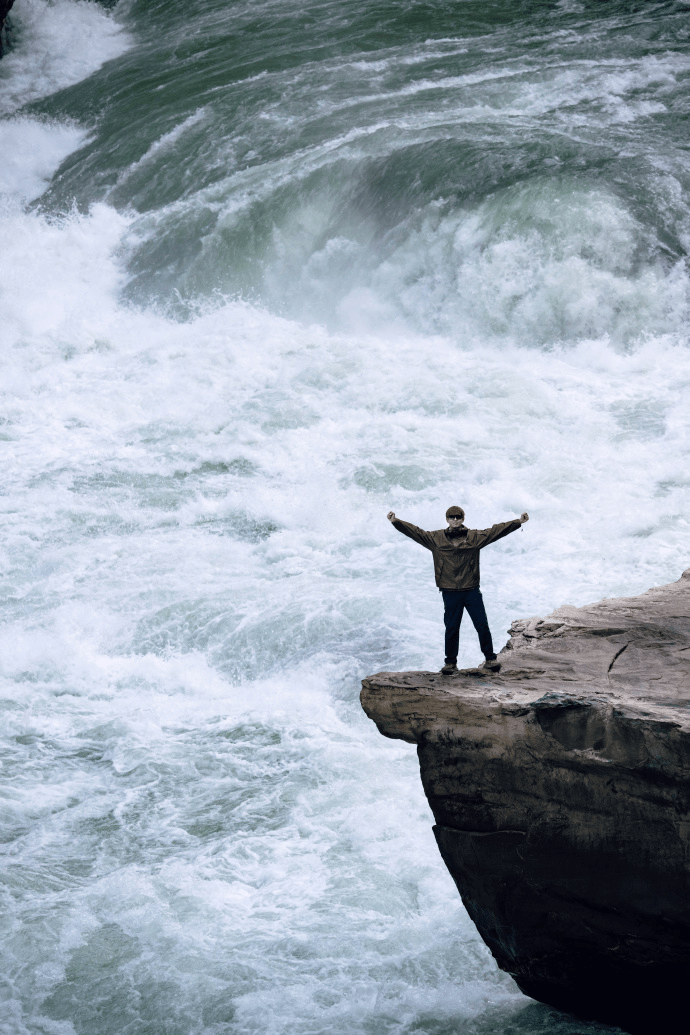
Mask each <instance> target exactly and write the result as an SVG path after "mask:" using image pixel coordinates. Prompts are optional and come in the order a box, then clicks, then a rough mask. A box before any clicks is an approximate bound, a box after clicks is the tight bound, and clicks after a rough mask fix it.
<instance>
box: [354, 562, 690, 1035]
mask: <svg viewBox="0 0 690 1035" xmlns="http://www.w3.org/2000/svg"><path fill="white" fill-rule="evenodd" d="M510 634H511V640H510V642H509V644H508V645H507V647H506V648H504V650H503V651H502V652H501V654H500V655H499V660H500V661H501V671H500V673H499V674H497V675H496V674H490V673H487V674H486V675H483V674H482V673H480V672H479V671H477V670H465V671H463V672H460V673H459V674H458V675H457V676H451V677H448V676H441V675H438V674H436V673H433V672H404V673H395V672H381V673H379V674H378V675H376V676H371V677H370V678H368V679H365V680H364V681H363V684H362V686H363V689H362V697H361V700H362V706H363V708H364V710H365V712H366V713H367V715H368V716H369V717H370V718H371V719H373V720H374V722H375V723H376V725H377V726H378V728H379V730H380V731H381V733H383V734H384V735H385V736H387V737H395V738H399V739H401V740H407V741H409V742H410V743H414V744H417V751H418V755H419V762H420V768H421V776H422V783H423V786H424V790H425V792H426V795H427V798H428V799H429V804H430V805H431V808H432V811H433V813H434V817H435V820H436V826H435V828H434V832H435V834H436V840H437V842H438V846H439V849H440V851H441V855H442V856H443V859H444V861H445V863H446V865H447V866H448V869H449V870H450V872H451V874H452V876H453V878H454V880H455V882H456V884H457V886H458V890H459V891H460V894H461V895H462V898H463V901H464V903H465V906H466V908H467V910H468V912H469V914H470V916H471V917H472V919H473V920H474V922H475V924H476V925H477V928H478V930H479V932H480V934H481V935H482V937H483V939H484V941H485V942H486V944H487V945H488V946H489V948H490V949H491V951H492V953H493V955H494V957H495V958H496V960H497V962H498V965H499V966H500V967H501V968H502V969H503V970H506V971H508V972H509V973H510V974H512V975H513V977H514V978H515V980H516V981H517V983H518V985H519V986H520V988H521V989H522V990H523V991H524V992H525V993H526V994H527V995H529V996H532V997H533V998H535V999H539V1000H541V1001H542V1002H545V1003H549V1004H550V1005H552V1006H556V1007H558V1008H559V1009H563V1010H566V1011H569V1012H572V1013H575V1014H576V1015H578V1016H580V1017H583V1018H594V1019H597V1020H599V1021H602V1022H606V1023H609V1024H617V1025H619V1026H620V1027H622V1028H623V1029H625V1030H626V1031H629V1032H633V1033H636V1035H637V1033H645V1035H646V1033H651V1032H658V1031H664V1030H668V1031H675V1030H677V1025H678V1018H679V1017H682V1016H684V1014H685V999H686V991H685V987H686V986H685V980H686V978H687V975H688V974H689V973H690V569H689V570H688V571H686V572H684V573H683V576H682V578H681V579H680V580H679V581H678V582H675V583H672V584H671V585H669V586H661V587H659V588H656V589H651V590H649V592H647V593H644V594H642V595H641V596H639V597H630V598H621V599H612V600H603V601H601V602H600V603H597V604H592V605H589V606H587V607H580V608H576V607H562V608H560V609H559V610H558V611H555V612H554V613H553V614H552V615H549V617H548V618H545V619H536V618H535V619H531V620H529V621H519V622H514V623H513V625H512V627H511V630H510Z"/></svg>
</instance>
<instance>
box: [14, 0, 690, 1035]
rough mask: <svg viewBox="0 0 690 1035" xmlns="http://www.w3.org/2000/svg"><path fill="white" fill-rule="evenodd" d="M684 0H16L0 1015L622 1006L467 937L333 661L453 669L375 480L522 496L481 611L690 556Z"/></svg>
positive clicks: (186, 1025)
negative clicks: (515, 969) (524, 980)
mask: <svg viewBox="0 0 690 1035" xmlns="http://www.w3.org/2000/svg"><path fill="white" fill-rule="evenodd" d="M687 18H688V9H687V5H683V4H681V3H654V2H652V3H650V2H646V3H639V4H638V3H628V2H626V3H622V2H621V3H618V2H611V3H607V4H601V3H597V2H594V0H587V2H581V3H577V2H561V3H547V2H543V3H536V2H532V3H528V2H526V0H525V2H508V0H501V2H498V0H496V2H492V3H486V2H479V0H477V2H471V0H465V2H458V3H454V4H442V3H438V4H428V5H421V4H416V3H412V2H410V3H402V4H401V3H395V4H393V3H389V4H385V3H384V4H377V5H374V4H369V3H364V2H362V0H358V2H355V0H350V2H340V3H338V4H335V3H331V2H328V0H327V2H321V3H318V4H317V3H311V4H309V3H307V4H299V5H298V4H296V3H295V2H294V0H273V2H262V0H258V2H254V3H252V4H248V3H227V2H220V0H198V2H196V3H191V4H189V3H182V2H178V0H172V2H170V0H166V2H162V0H159V2H153V0H123V2H120V3H119V4H97V3H86V2H81V0H56V2H55V3H48V2H47V0H16V3H15V6H14V8H13V12H12V21H13V49H12V50H11V51H10V52H9V53H8V54H7V55H6V56H5V57H4V58H3V59H2V61H0V112H1V113H2V116H3V117H2V120H0V146H1V147H2V153H3V163H2V168H1V169H0V235H1V241H0V290H2V294H3V297H2V319H0V343H1V346H2V347H1V350H0V356H1V359H0V362H1V363H2V371H1V375H0V443H1V445H2V451H3V456H4V463H3V474H4V476H3V478H2V480H1V482H0V505H1V506H2V512H3V528H4V535H3V537H2V540H1V542H0V555H1V556H2V562H3V563H2V571H3V594H2V619H3V621H2V624H1V625H0V641H1V646H0V679H1V680H2V687H1V689H0V701H1V705H2V710H3V719H4V724H3V726H4V733H3V739H2V755H1V756H0V761H1V762H2V770H1V773H2V779H3V798H2V801H3V807H2V810H1V812H0V832H1V840H2V844H3V854H4V862H5V866H4V878H3V884H2V896H3V910H2V943H1V944H2V948H1V950H0V956H1V960H2V962H1V964H0V971H1V973H2V975H3V981H2V983H1V985H0V989H1V991H0V996H1V997H2V1006H1V1008H0V1032H2V1033H3V1035H5V1033H7V1035H15V1033H16V1035H28V1033H30V1035H38V1033H41V1035H43V1033H49V1035H123V1033H126V1032H132V1033H136V1035H142V1033H150V1035H163V1033H165V1035H177V1033H179V1035H192V1033H199V1035H201V1033H203V1035H230V1033H233V1035H234V1033H238V1035H240V1033H241V1035H244V1033H259V1032H260V1033H262V1035H264V1033H270V1035H279V1033H280V1035H283V1033H287V1032H290V1033H297V1035H307V1033H309V1035H313V1033H334V1035H353V1033H362V1035H384V1033H385V1035H389V1033H391V1035H393V1033H394V1035H408V1033H409V1035H411V1033H413V1032H414V1033H420V1035H456V1033H467V1035H518V1033H520V1035H541V1033H549V1035H554V1033H555V1035H576V1033H583V1032H587V1033H592V1035H594V1033H603V1032H605V1031H607V1030H610V1029H605V1028H603V1027H601V1026H599V1025H595V1024H590V1025H587V1024H583V1023H582V1022H575V1021H573V1020H572V1019H570V1018H568V1017H566V1016H564V1015H561V1014H558V1013H556V1012H554V1011H551V1010H549V1009H547V1008H546V1007H543V1006H540V1005H538V1004H534V1003H531V1001H530V1000H528V999H526V998H525V997H524V996H522V995H521V994H520V993H519V992H518V990H517V988H516V986H515V985H514V984H513V982H512V981H511V979H510V978H509V977H508V976H507V975H505V974H502V973H500V972H499V971H498V970H497V968H496V967H495V965H494V963H493V960H492V958H491V956H490V954H489V953H488V950H487V949H486V948H485V947H484V945H483V943H482V942H481V941H480V939H479V938H478V936H477V934H476V931H475V930H474V927H473V925H472V924H471V922H470V921H469V919H468V918H467V916H466V914H465V912H464V910H463V907H462V903H461V901H460V899H459V896H458V895H457V891H456V889H455V887H454V885H453V883H452V881H451V879H450V877H449V875H448V874H447V872H446V870H445V867H444V866H443V864H442V862H441V859H440V857H439V855H438V851H437V849H436V846H435V842H434V839H433V835H432V832H431V824H432V817H431V814H430V811H429V809H428V806H427V804H426V800H425V799H424V795H423V792H422V788H421V784H420V781H419V776H418V767H417V761H416V757H415V753H414V751H413V749H412V748H411V746H409V745H406V744H402V743H399V742H389V741H387V740H385V739H384V738H382V737H381V736H380V735H379V734H378V733H377V731H376V730H375V729H374V728H373V725H372V724H371V723H370V722H369V721H368V720H367V719H366V718H365V717H364V715H363V714H362V712H361V709H360V707H359V703H358V692H359V680H360V679H361V678H362V676H363V675H365V674H367V673H372V672H376V671H378V670H381V669H404V668H438V667H439V666H440V664H441V663H442V660H443V658H442V632H443V629H442V605H441V601H440V598H439V595H438V593H437V591H436V589H435V587H434V583H433V573H432V567H431V562H430V558H429V556H428V555H427V553H426V552H425V551H422V550H421V549H419V548H418V547H416V546H415V544H412V543H410V542H409V541H407V540H405V539H404V538H403V537H401V536H399V535H398V534H397V533H396V532H395V531H394V530H393V529H392V528H391V527H390V526H389V524H388V522H387V521H386V520H385V514H386V512H387V511H388V510H389V509H394V510H395V511H396V513H398V515H399V516H402V517H405V518H407V519H408V520H411V521H414V522H415V523H417V524H419V525H422V526H423V527H426V528H438V527H441V526H442V525H443V514H444V512H445V509H446V507H447V506H448V505H449V504H451V503H458V504H462V505H463V506H464V507H465V509H466V511H467V520H468V522H469V523H470V525H472V526H473V527H480V528H481V527H485V526H487V525H490V524H492V523H493V522H494V521H503V520H507V519H508V518H510V517H513V516H515V515H517V514H519V513H520V512H521V511H522V510H525V509H526V510H528V511H529V512H530V515H531V521H530V522H529V524H528V525H526V526H525V527H524V529H523V530H522V531H520V532H518V533H515V534H514V535H512V536H510V537H508V538H507V539H505V540H502V541H501V542H500V543H498V544H496V545H495V546H493V547H491V548H489V549H487V551H485V553H484V554H483V558H482V586H483V591H484V597H485V601H486V604H487V610H488V613H489V619H490V624H491V627H492V631H493V633H494V639H495V641H496V642H497V645H498V646H502V645H503V643H504V642H505V638H506V635H505V631H506V630H507V628H508V626H509V624H510V622H511V621H512V620H514V619H516V618H522V617H527V616H531V615H534V614H545V613H547V612H548V611H550V610H552V609H553V608H555V607H557V606H560V605H561V604H564V603H570V604H576V605H579V604H584V603H588V602H590V601H593V600H596V599H599V598H601V597H603V596H613V595H619V594H632V593H638V592H642V591H643V590H645V589H647V588H649V587H650V586H652V585H659V584H662V583H664V582H669V581H672V580H674V579H676V578H678V577H679V575H680V573H681V572H682V570H683V569H684V568H687V567H688V566H689V565H690V560H689V559H688V549H687V542H688V521H687V517H686V514H687V510H688V502H689V490H690V477H689V476H688V451H689V442H688V434H687V406H686V405H685V397H686V393H687V388H688V385H690V351H689V350H688V334H687V325H688V305H689V299H690V280H689V278H688V270H687V265H686V254H687V250H688V247H689V246H690V216H689V210H688V184H689V176H690V165H689V162H688V155H687V148H686V147H685V145H684V141H685V131H684V125H685V122H684V120H685V119H686V118H687V112H688V82H689V79H690V54H689V52H688V20H687ZM478 660H479V655H478V648H477V644H476V638H475V635H474V632H473V630H472V629H471V628H469V627H467V628H465V627H463V631H462V634H461V658H460V661H461V663H462V664H475V663H476V662H477V661H478Z"/></svg>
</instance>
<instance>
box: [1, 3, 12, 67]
mask: <svg viewBox="0 0 690 1035" xmlns="http://www.w3.org/2000/svg"><path fill="white" fill-rule="evenodd" d="M13 4H14V0H0V57H2V54H3V48H4V45H5V43H6V39H5V31H6V26H5V18H6V17H7V15H8V14H9V12H10V9H11V7H12V5H13Z"/></svg>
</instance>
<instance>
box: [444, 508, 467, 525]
mask: <svg viewBox="0 0 690 1035" xmlns="http://www.w3.org/2000/svg"><path fill="white" fill-rule="evenodd" d="M464 520H465V511H464V510H463V509H462V507H448V510H447V511H446V521H447V522H448V524H449V525H450V527H451V528H460V525H461V524H462V523H463V521H464Z"/></svg>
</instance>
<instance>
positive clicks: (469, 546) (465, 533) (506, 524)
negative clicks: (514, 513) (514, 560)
mask: <svg viewBox="0 0 690 1035" xmlns="http://www.w3.org/2000/svg"><path fill="white" fill-rule="evenodd" d="M391 524H392V525H395V527H396V528H397V530H398V532H402V533H403V535H407V536H409V537H410V539H414V541H415V543H419V544H420V545H421V546H425V547H426V548H427V550H431V553H432V554H433V558H434V574H435V576H436V585H437V586H438V588H439V589H476V588H477V586H478V585H479V551H480V550H483V549H484V547H485V546H488V545H489V543H495V542H496V540H497V539H502V538H503V536H504V535H510V533H511V532H515V531H517V529H518V528H520V522H519V521H501V522H500V523H499V524H498V525H492V526H491V528H483V529H475V528H465V526H464V525H462V527H461V529H459V531H460V533H461V534H460V535H458V536H454V537H452V538H451V536H449V535H448V533H447V531H446V529H444V528H442V529H440V530H439V531H438V532H425V531H424V529H423V528H417V526H416V525H411V524H410V523H409V521H401V520H400V518H396V519H395V520H394V521H392V522H391Z"/></svg>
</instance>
